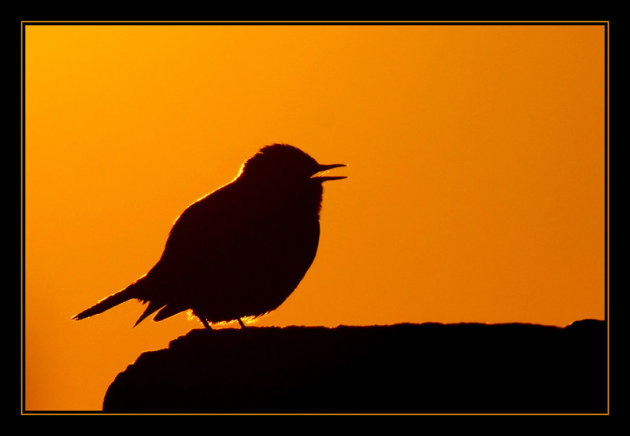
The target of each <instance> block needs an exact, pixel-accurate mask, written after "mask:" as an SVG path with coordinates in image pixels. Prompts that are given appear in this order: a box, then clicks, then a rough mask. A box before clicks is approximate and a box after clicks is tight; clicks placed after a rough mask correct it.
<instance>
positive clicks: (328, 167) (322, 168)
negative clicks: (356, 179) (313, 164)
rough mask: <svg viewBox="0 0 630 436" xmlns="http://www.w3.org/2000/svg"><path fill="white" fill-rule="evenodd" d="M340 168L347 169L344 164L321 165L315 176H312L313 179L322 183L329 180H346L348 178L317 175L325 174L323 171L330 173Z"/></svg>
mask: <svg viewBox="0 0 630 436" xmlns="http://www.w3.org/2000/svg"><path fill="white" fill-rule="evenodd" d="M339 167H345V165H344V164H331V165H320V166H319V167H317V171H316V172H315V174H313V176H311V179H315V180H318V181H320V182H325V181H327V180H340V179H345V178H346V176H318V175H317V174H319V173H321V172H323V171H328V170H331V169H333V168H339Z"/></svg>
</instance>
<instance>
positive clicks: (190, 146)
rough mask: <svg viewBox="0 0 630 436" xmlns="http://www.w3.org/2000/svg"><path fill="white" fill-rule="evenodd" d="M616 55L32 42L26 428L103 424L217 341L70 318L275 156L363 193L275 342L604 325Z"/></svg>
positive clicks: (158, 41)
mask: <svg viewBox="0 0 630 436" xmlns="http://www.w3.org/2000/svg"><path fill="white" fill-rule="evenodd" d="M604 44H605V27H604V26H603V25H580V26H577V25H553V26H552V25H536V26H532V25H495V26H485V25H412V26H400V25H398V26H386V25H359V26H346V25H343V26H341V25H326V26H321V25H320V26H309V25H291V26H260V25H245V26H244V25H227V26H226V25H203V26H191V25H187V26H185V25H176V26H173V25H171V26H167V25H145V26H121V25H101V26H99V25H77V26H68V25H27V26H26V30H25V40H24V47H25V76H24V77H25V82H24V86H25V99H24V104H25V119H24V123H25V140H24V167H25V180H26V184H25V186H24V189H25V247H24V249H25V265H24V267H25V284H24V296H25V307H24V315H25V331H24V347H25V374H24V377H25V390H24V396H25V407H26V409H25V410H27V411H28V410H30V411H36V410H99V409H100V408H101V406H102V400H103V396H104V394H105V391H106V389H107V386H108V385H109V383H111V382H112V380H113V379H114V377H115V376H116V375H117V374H118V373H119V372H120V371H122V370H124V369H125V368H126V366H127V365H129V364H131V363H133V362H134V361H135V359H136V358H137V357H138V355H139V354H140V353H142V352H145V351H150V350H156V349H160V348H164V347H166V346H167V345H168V343H169V341H171V340H173V339H175V338H177V337H178V336H181V335H184V334H186V333H187V332H188V331H189V330H191V329H194V328H200V327H201V324H199V323H198V321H196V320H190V319H188V318H187V316H186V314H180V315H178V316H175V317H173V318H170V319H168V320H166V321H163V322H160V323H155V322H152V321H150V320H148V321H145V322H143V323H141V324H140V325H139V326H138V327H136V328H132V325H133V323H134V322H135V320H136V319H137V317H138V316H139V315H140V313H141V312H142V306H141V305H140V304H139V303H136V302H128V303H125V304H124V305H122V306H119V307H117V308H115V309H112V310H110V311H108V312H106V313H104V314H102V315H99V316H97V317H94V318H91V319H88V320H84V321H81V322H77V321H73V320H71V319H70V318H71V316H72V315H74V314H75V313H77V312H79V311H80V310H83V309H85V308H86V307H88V306H90V305H92V304H93V303H95V302H96V301H97V300H99V299H101V298H103V297H105V296H107V295H109V294H110V293H112V292H114V291H116V290H118V289H121V288H123V287H125V286H126V285H127V284H129V283H130V282H132V281H133V280H135V279H136V278H138V277H139V276H141V275H142V274H144V273H145V272H147V271H148V270H149V268H150V267H151V266H152V265H153V264H154V263H155V262H156V261H157V260H158V258H159V256H160V254H161V250H162V247H163V245H164V242H165V240H166V236H167V234H168V231H169V229H170V227H171V224H172V223H173V220H174V219H175V218H176V217H177V216H178V215H179V214H180V213H181V212H182V211H183V210H184V209H185V208H186V207H187V206H188V205H189V204H190V203H191V202H193V201H194V200H196V199H197V198H199V197H201V196H203V195H205V194H206V193H208V192H210V191H212V190H214V189H216V188H217V187H219V186H221V185H223V184H225V183H227V182H229V181H230V180H231V179H232V178H233V177H234V176H235V175H236V174H237V171H238V170H239V166H240V165H241V163H242V162H243V161H244V160H245V159H246V158H248V157H249V156H250V155H252V154H253V153H255V152H256V151H257V149H258V148H260V147H261V146H263V145H267V144H271V143H274V142H285V143H290V144H293V145H296V146H299V147H301V148H302V149H304V150H305V151H307V152H308V153H309V154H311V155H312V156H313V157H315V158H316V159H317V160H319V161H320V162H322V163H337V162H343V163H347V164H348V167H347V168H345V169H340V170H335V174H343V175H347V176H348V179H346V180H343V181H336V182H328V183H327V184H326V185H325V192H324V203H323V210H322V218H321V224H322V238H321V242H320V247H319V252H318V256H317V258H316V260H315V262H314V264H313V266H312V267H311V269H310V270H309V272H308V273H307V275H306V277H305V278H304V280H303V281H302V283H301V284H300V286H299V287H298V289H297V290H296V291H295V293H294V294H293V295H292V296H291V297H290V298H289V299H288V300H287V301H286V302H285V303H284V305H282V306H281V307H280V308H279V309H278V310H276V311H275V312H273V313H271V314H269V315H268V316H266V317H263V318H261V319H259V320H257V321H256V322H254V325H257V326H268V325H277V326H286V325H324V326H330V327H334V326H337V325H339V324H347V325H348V324H349V325H371V324H394V323H401V322H414V323H422V322H428V321H434V322H444V323H455V322H487V323H501V322H527V323H541V324H548V325H559V326H564V325H567V324H569V323H571V322H573V321H575V320H579V319H584V318H598V319H603V318H604V317H605V309H606V307H605V298H604V297H605V296H604V284H605V282H604V281H605V274H604V273H605V271H604V238H605V233H604V212H605V211H604V186H605V178H604V168H605V162H604V150H605V118H604V117H605V114H604V112H605V111H604V110H605V106H604V105H605V76H604V75H605V52H604V50H605V45H604ZM226 327H230V328H231V327H236V328H238V326H237V325H236V326H235V325H232V324H229V325H227V326H226Z"/></svg>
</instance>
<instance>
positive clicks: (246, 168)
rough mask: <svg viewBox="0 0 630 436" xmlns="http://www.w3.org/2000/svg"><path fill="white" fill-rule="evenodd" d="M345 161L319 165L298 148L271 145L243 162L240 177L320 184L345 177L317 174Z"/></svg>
mask: <svg viewBox="0 0 630 436" xmlns="http://www.w3.org/2000/svg"><path fill="white" fill-rule="evenodd" d="M338 167H345V165H344V164H331V165H322V164H320V163H318V162H317V161H316V160H315V159H313V158H312V157H311V156H309V155H308V154H306V153H304V152H303V151H302V150H300V149H299V148H296V147H293V146H291V145H286V144H273V145H268V146H266V147H263V148H261V149H260V151H259V152H258V153H256V154H255V155H254V156H252V157H251V158H250V159H248V160H247V162H245V164H244V165H243V168H242V170H241V174H242V176H243V177H245V178H248V179H250V180H258V181H260V182H261V183H276V182H277V183H285V184H286V183H304V182H307V183H312V182H315V183H322V182H325V181H327V180H339V179H345V178H346V177H345V176H326V175H318V174H320V173H322V172H323V171H327V170H330V169H332V168H338Z"/></svg>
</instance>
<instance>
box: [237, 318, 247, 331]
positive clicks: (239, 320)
mask: <svg viewBox="0 0 630 436" xmlns="http://www.w3.org/2000/svg"><path fill="white" fill-rule="evenodd" d="M237 319H238V323H239V324H240V325H241V329H244V328H245V324H243V321H241V319H240V318H237Z"/></svg>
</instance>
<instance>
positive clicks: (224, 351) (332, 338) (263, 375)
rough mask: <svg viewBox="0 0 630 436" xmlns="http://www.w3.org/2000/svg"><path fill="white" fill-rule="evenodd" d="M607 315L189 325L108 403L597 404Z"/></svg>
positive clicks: (305, 409)
mask: <svg viewBox="0 0 630 436" xmlns="http://www.w3.org/2000/svg"><path fill="white" fill-rule="evenodd" d="M606 347H607V341H606V323H605V322H604V321H596V320H584V321H579V322H575V323H573V324H572V325H570V326H568V327H565V328H559V327H550V326H540V325H531V324H494V325H487V324H433V323H429V324H398V325H392V326H369V327H345V326H340V327H337V328H323V327H321V328H320V327H285V328H274V327H260V328H257V327H250V328H247V329H245V330H239V329H224V330H214V331H206V330H193V331H191V332H190V333H188V334H187V335H185V336H182V337H180V338H178V339H176V340H174V341H172V342H171V343H170V345H169V348H168V349H164V350H159V351H151V352H146V353H143V354H142V355H140V357H139V358H138V359H137V361H136V362H135V363H134V364H132V365H130V366H129V367H128V368H127V369H126V370H125V371H123V372H122V373H120V374H119V375H118V376H117V377H116V379H115V380H114V381H113V383H112V384H111V385H110V387H109V389H108V391H107V393H106V396H105V400H104V403H103V410H104V411H105V412H116V413H120V412H133V413H141V412H149V413H150V412H154V413H168V412H171V413H181V412H189V413H606V408H607V384H606V380H607V372H606V371H607V354H606Z"/></svg>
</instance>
